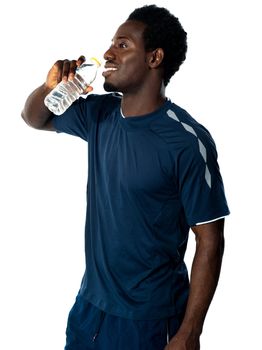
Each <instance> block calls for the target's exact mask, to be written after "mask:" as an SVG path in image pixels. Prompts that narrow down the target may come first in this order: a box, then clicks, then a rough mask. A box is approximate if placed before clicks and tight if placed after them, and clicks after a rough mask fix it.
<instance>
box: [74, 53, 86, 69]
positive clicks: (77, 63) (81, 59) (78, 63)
mask: <svg viewBox="0 0 262 350" xmlns="http://www.w3.org/2000/svg"><path fill="white" fill-rule="evenodd" d="M85 60H86V58H85V56H84V55H81V56H80V57H79V58H78V60H77V61H76V65H77V66H78V67H79V66H81V64H82V63H84V62H85Z"/></svg>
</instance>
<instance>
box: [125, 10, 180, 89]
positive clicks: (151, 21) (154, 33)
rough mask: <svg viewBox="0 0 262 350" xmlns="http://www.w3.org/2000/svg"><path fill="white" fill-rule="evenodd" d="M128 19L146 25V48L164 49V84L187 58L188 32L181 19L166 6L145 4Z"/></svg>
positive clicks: (149, 49)
mask: <svg viewBox="0 0 262 350" xmlns="http://www.w3.org/2000/svg"><path fill="white" fill-rule="evenodd" d="M127 20H131V21H139V22H142V23H144V24H145V25H146V28H145V31H144V42H145V50H146V51H151V50H154V49H157V48H162V49H163V50H164V59H163V63H162V64H163V68H164V76H163V79H164V85H165V86H167V84H168V83H169V81H170V78H171V77H172V76H173V75H174V74H175V72H177V71H178V70H179V67H180V65H181V64H182V63H183V62H184V60H185V59H186V52H187V33H186V32H185V31H184V29H183V27H182V25H181V23H180V22H179V19H178V18H177V17H175V16H174V15H172V14H171V13H170V12H169V11H168V10H167V9H166V8H164V7H157V6H156V5H145V6H143V7H140V8H137V9H135V10H134V11H133V12H132V13H131V14H130V15H129V17H128V19H127Z"/></svg>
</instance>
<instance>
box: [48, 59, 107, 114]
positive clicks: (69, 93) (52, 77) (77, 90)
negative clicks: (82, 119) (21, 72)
mask: <svg viewBox="0 0 262 350" xmlns="http://www.w3.org/2000/svg"><path fill="white" fill-rule="evenodd" d="M99 66H100V63H99V62H98V60H97V59H96V58H94V57H92V58H90V59H88V60H85V58H84V57H83V56H80V57H79V59H78V60H77V61H75V60H73V61H68V60H64V61H57V62H56V63H55V64H54V66H53V67H52V68H51V70H50V71H49V73H48V76H47V80H46V86H47V87H48V88H49V89H52V90H51V92H50V93H49V94H48V95H47V96H46V97H45V100H44V103H45V105H46V106H47V107H48V109H49V110H50V111H51V112H53V113H54V114H56V115H61V114H63V113H64V112H65V111H66V110H67V108H68V107H69V106H71V104H72V103H73V102H74V101H75V100H77V99H78V98H79V97H80V95H83V94H86V93H88V92H90V91H92V90H93V89H92V87H90V84H91V83H92V82H93V81H94V79H95V78H96V74H97V69H98V67H99Z"/></svg>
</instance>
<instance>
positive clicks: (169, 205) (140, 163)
mask: <svg viewBox="0 0 262 350" xmlns="http://www.w3.org/2000/svg"><path fill="white" fill-rule="evenodd" d="M186 37H187V35H186V32H185V31H184V30H183V28H182V26H181V24H180V22H179V21H178V19H177V18H176V17H174V16H173V15H172V14H170V13H169V11H168V10H166V9H164V8H158V7H156V6H155V5H150V6H144V7H142V8H140V9H136V10H135V11H134V12H133V13H132V14H131V15H130V16H129V18H128V19H127V21H126V22H124V23H123V24H122V25H121V26H120V27H119V28H118V30H117V32H116V34H115V35H114V38H113V40H112V45H111V46H110V48H109V49H108V50H107V51H106V53H105V54H104V58H105V60H106V64H105V71H104V72H103V76H104V78H105V83H104V89H105V90H106V91H107V92H111V93H107V94H104V95H95V94H90V95H88V96H87V98H86V99H85V98H80V99H79V100H78V101H76V102H75V103H74V104H73V105H72V106H71V107H69V109H68V110H67V111H66V112H65V113H64V114H63V115H62V116H59V117H57V116H54V115H52V113H51V112H49V110H48V109H47V108H46V107H45V105H44V102H43V101H44V98H45V96H46V95H47V93H49V92H50V91H51V89H53V88H54V87H55V86H56V85H57V83H58V82H59V81H61V80H62V79H64V80H65V81H66V80H67V79H72V78H73V76H74V72H75V69H76V67H77V66H79V65H80V64H81V63H82V62H83V60H84V58H83V57H80V58H79V59H78V60H77V61H75V60H72V61H68V60H64V61H57V62H56V63H55V65H54V66H53V67H52V68H51V70H50V71H49V73H48V76H47V79H46V82H45V83H44V84H43V85H42V86H40V87H39V88H37V89H36V90H35V91H34V92H33V93H32V94H31V95H30V96H29V97H28V99H27V101H26V104H25V107H24V110H23V113H22V116H23V118H24V120H25V121H26V122H27V123H28V124H29V125H30V126H32V127H34V128H37V129H43V130H55V131H57V132H66V133H69V134H72V135H75V136H79V137H81V138H82V139H84V140H86V141H88V161H89V163H88V193H87V194H88V195H87V217H86V231H85V234H86V243H85V244H86V246H85V250H86V272H85V275H84V277H83V280H82V284H81V288H80V290H79V293H78V296H77V299H76V302H75V304H74V306H73V308H72V310H71V312H70V314H69V318H68V326H67V344H66V347H65V349H66V350H87V349H99V350H105V349H106V350H108V349H112V350H118V349H119V350H120V349H121V350H129V349H132V350H136V349H137V350H147V349H148V350H149V349H150V350H163V349H165V350H185V349H186V350H197V349H200V340H199V339H200V335H201V332H202V328H203V323H204V319H205V316H206V313H207V310H208V307H209V305H210V302H211V300H212V297H213V295H214V292H215V289H216V286H217V282H218V278H219V273H220V268H221V261H222V255H223V249H224V235H223V226H224V217H225V216H226V215H228V214H229V210H228V207H227V203H226V199H225V195H224V189H223V183H222V179H221V176H220V173H219V167H218V164H217V154H216V149H215V145H214V142H213V140H212V137H211V136H210V134H209V132H208V131H207V130H206V129H205V128H204V127H203V126H201V125H200V124H198V123H197V122H196V121H195V120H194V119H193V118H192V117H191V116H190V115H189V114H188V113H187V112H186V111H185V110H184V109H182V108H180V107H179V106H177V105H176V104H174V103H172V102H171V101H170V100H169V99H167V98H166V97H165V87H166V86H167V84H168V82H169V80H170V78H171V77H172V75H173V74H174V73H175V72H176V71H177V70H178V69H179V66H180V65H181V64H182V62H183V61H184V59H185V55H186V50H187V43H186ZM91 90H92V88H89V89H87V92H90V91H91ZM112 92H114V93H112ZM116 92H119V93H121V95H120V94H116ZM190 228H191V229H192V231H193V232H194V233H195V237H196V253H195V257H194V261H193V265H192V272H191V278H190V284H189V281H188V273H187V269H186V266H185V263H184V254H185V250H186V246H187V240H188V233H189V229H190Z"/></svg>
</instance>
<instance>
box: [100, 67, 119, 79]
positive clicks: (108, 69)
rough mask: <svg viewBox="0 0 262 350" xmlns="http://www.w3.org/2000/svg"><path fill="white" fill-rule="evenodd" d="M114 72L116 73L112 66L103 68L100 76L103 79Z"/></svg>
mask: <svg viewBox="0 0 262 350" xmlns="http://www.w3.org/2000/svg"><path fill="white" fill-rule="evenodd" d="M115 71H117V68H116V67H113V66H105V70H104V71H103V73H102V75H103V77H105V78H106V77H108V76H109V75H111V74H112V73H114V72H115Z"/></svg>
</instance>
